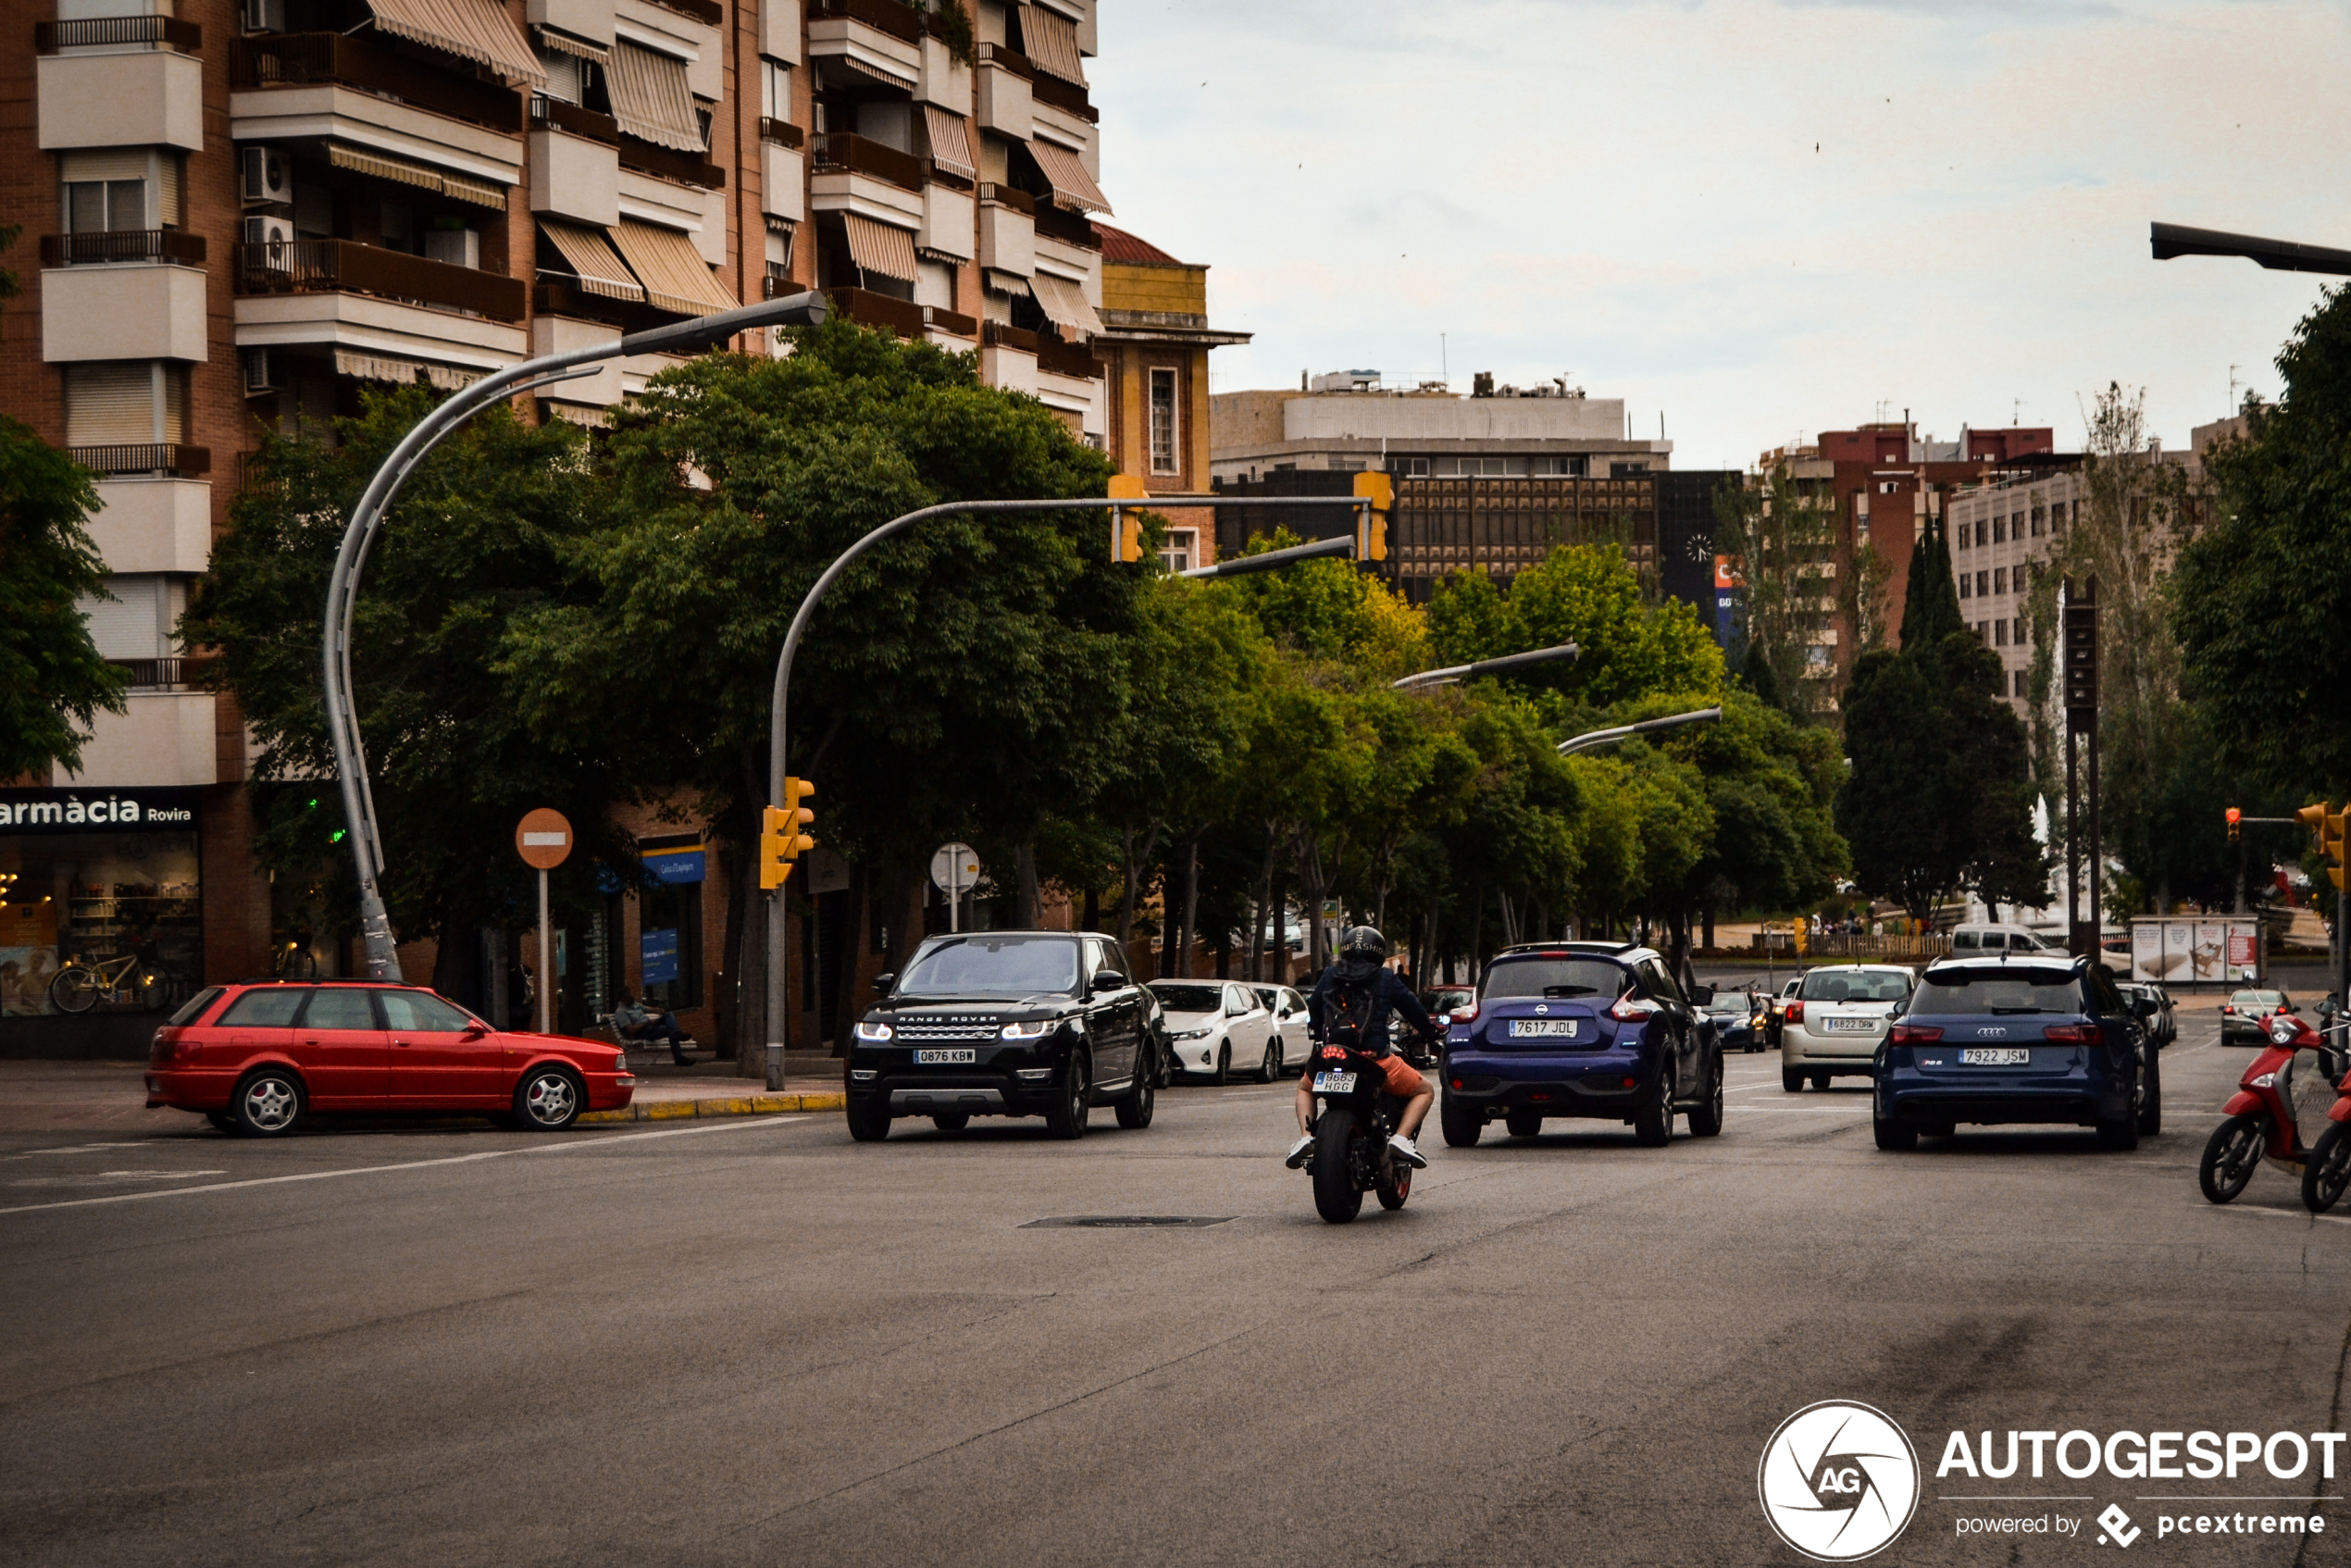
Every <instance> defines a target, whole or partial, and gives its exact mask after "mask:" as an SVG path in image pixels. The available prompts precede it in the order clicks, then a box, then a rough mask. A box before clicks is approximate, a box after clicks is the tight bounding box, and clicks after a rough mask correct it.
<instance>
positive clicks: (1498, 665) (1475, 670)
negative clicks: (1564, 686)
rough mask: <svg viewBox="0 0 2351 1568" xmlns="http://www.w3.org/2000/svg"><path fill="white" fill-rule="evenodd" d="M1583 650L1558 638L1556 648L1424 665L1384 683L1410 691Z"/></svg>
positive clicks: (1579, 653) (1571, 656) (1552, 660)
mask: <svg viewBox="0 0 2351 1568" xmlns="http://www.w3.org/2000/svg"><path fill="white" fill-rule="evenodd" d="M1583 653H1584V650H1583V649H1581V648H1578V647H1577V646H1576V645H1575V644H1574V643H1573V642H1562V643H1561V644H1560V645H1559V646H1558V647H1556V648H1530V649H1528V650H1527V651H1526V652H1525V653H1505V654H1503V655H1502V656H1501V657H1500V658H1499V659H1479V660H1477V661H1476V662H1475V663H1474V664H1466V665H1449V666H1446V667H1445V668H1443V669H1424V670H1423V671H1421V672H1420V673H1419V674H1418V675H1408V676H1406V677H1405V678H1403V679H1401V680H1391V681H1389V682H1388V685H1389V686H1390V687H1392V688H1393V689H1394V690H1396V691H1417V690H1419V689H1421V688H1423V687H1428V686H1450V685H1452V684H1454V683H1455V682H1456V681H1462V680H1475V679H1476V678H1478V677H1479V676H1482V675H1500V674H1502V673H1503V672H1504V671H1506V670H1515V669H1524V668H1526V667H1527V666H1530V665H1549V664H1557V663H1558V662H1559V661H1560V660H1561V659H1576V658H1581V657H1582V656H1583Z"/></svg>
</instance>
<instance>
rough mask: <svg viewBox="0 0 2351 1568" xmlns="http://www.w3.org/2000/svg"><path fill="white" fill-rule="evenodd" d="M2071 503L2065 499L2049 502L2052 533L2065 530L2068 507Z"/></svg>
mask: <svg viewBox="0 0 2351 1568" xmlns="http://www.w3.org/2000/svg"><path fill="white" fill-rule="evenodd" d="M2069 506H2071V502H2065V501H2053V502H2051V503H2050V504H2049V531H2050V532H2051V533H2063V532H2064V531H2065V514H2066V509H2067V508H2068V507H2069Z"/></svg>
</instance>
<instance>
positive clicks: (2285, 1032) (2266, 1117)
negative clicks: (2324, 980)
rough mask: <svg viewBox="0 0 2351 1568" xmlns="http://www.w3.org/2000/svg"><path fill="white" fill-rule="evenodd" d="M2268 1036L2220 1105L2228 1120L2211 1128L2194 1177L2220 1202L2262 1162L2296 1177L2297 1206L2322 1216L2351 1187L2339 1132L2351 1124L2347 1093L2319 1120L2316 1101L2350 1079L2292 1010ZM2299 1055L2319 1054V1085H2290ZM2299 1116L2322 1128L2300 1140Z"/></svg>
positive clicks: (2350, 1148) (2348, 1158) (2350, 1140)
mask: <svg viewBox="0 0 2351 1568" xmlns="http://www.w3.org/2000/svg"><path fill="white" fill-rule="evenodd" d="M2327 1011H2328V1012H2332V1009H2328V1010H2327ZM2269 1035H2270V1043H2269V1044H2268V1045H2267V1046H2266V1047H2264V1048H2263V1050H2262V1052H2261V1054H2260V1055H2258V1056H2257V1057H2255V1058H2254V1059H2253V1064H2252V1065H2250V1066H2248V1067H2247V1068H2245V1076H2244V1078H2243V1079H2241V1080H2240V1081H2239V1083H2238V1085H2237V1092H2236V1093H2235V1094H2234V1095H2233V1096H2232V1097H2231V1098H2230V1100H2229V1102H2228V1104H2226V1105H2225V1106H2223V1107H2221V1109H2222V1110H2223V1111H2225V1112H2226V1113H2227V1114H2228V1118H2229V1119H2228V1120H2227V1121H2225V1122H2222V1123H2221V1124H2220V1126H2217V1127H2215V1128H2213V1129H2212V1138H2211V1140H2210V1141H2209V1142H2208V1143H2206V1144H2205V1146H2204V1160H2203V1162H2202V1164H2199V1165H2198V1166H2197V1167H2196V1180H2197V1182H2198V1183H2199V1184H2200V1185H2201V1186H2202V1187H2203V1188H2204V1195H2205V1197H2207V1198H2208V1199H2210V1200H2211V1201H2213V1202H2215V1203H2226V1202H2228V1201H2231V1200H2232V1199H2233V1198H2235V1197H2236V1196H2237V1195H2238V1194H2239V1193H2241V1192H2243V1191H2244V1190H2245V1184H2246V1183H2247V1182H2249V1181H2251V1180H2252V1179H2253V1170H2254V1167H2255V1166H2256V1165H2258V1164H2260V1163H2261V1162H2262V1161H2263V1160H2264V1159H2266V1160H2268V1161H2269V1162H2270V1164H2272V1165H2275V1166H2276V1167H2277V1168H2278V1169H2280V1170H2282V1171H2283V1172H2285V1173H2286V1174H2288V1175H2290V1176H2298V1177H2300V1178H2301V1179H2302V1193H2303V1201H2304V1202H2305V1203H2307V1204H2308V1205H2309V1206H2310V1208H2311V1210H2312V1211H2313V1212H2314V1213H2315V1212H2319V1211H2322V1210H2324V1209H2327V1208H2329V1207H2332V1205H2333V1203H2334V1201H2335V1200H2336V1199H2338V1198H2340V1197H2342V1196H2343V1191H2344V1188H2345V1186H2346V1185H2351V1137H2346V1136H2345V1124H2346V1123H2351V1089H2346V1090H2345V1091H2344V1092H2345V1098H2342V1099H2339V1100H2337V1101H2335V1103H2334V1108H2333V1110H2332V1111H2331V1112H2329V1113H2326V1114H2325V1115H2324V1118H2323V1120H2322V1121H2321V1118H2320V1114H2319V1113H2318V1110H2317V1107H2318V1103H2319V1100H2320V1095H2322V1094H2324V1093H2325V1092H2326V1090H2327V1089H2331V1088H2333V1087H2335V1079H2336V1078H2338V1077H2351V1073H2346V1072H2345V1069H2344V1066H2343V1064H2342V1063H2341V1060H2340V1057H2339V1055H2338V1053H2337V1052H2334V1051H2332V1050H2330V1049H2329V1048H2328V1046H2327V1043H2326V1040H2325V1039H2324V1038H2323V1037H2322V1036H2321V1035H2320V1033H2319V1032H2318V1031H2317V1030H2316V1029H2313V1028H2312V1027H2310V1026H2309V1025H2308V1024H2307V1023H2305V1022H2303V1021H2302V1020H2301V1019H2300V1018H2298V1017H2296V1016H2295V1015H2294V1014H2291V1013H2280V1014H2276V1015H2275V1016H2273V1017H2271V1018H2270V1022H2269ZM2305 1051H2315V1052H2319V1063H2320V1065H2319V1069H2318V1070H2319V1073H2320V1076H2322V1077H2323V1078H2324V1079H2325V1082H2324V1083H2323V1084H2311V1085H2308V1086H2303V1087H2297V1086H2296V1084H2295V1064H2296V1063H2297V1062H2298V1061H2299V1057H2300V1053H2301V1052H2305ZM2306 1116H2307V1117H2308V1118H2309V1119H2310V1120H2312V1121H2313V1122H2320V1123H2321V1125H2322V1126H2324V1128H2325V1130H2324V1131H2323V1132H2320V1128H2319V1126H2311V1127H2309V1128H2308V1129H2307V1133H2308V1136H2307V1137H2306V1129H2305V1126H2304V1118H2305V1117H2306ZM2314 1139H2315V1141H2314ZM2321 1199H2323V1201H2321Z"/></svg>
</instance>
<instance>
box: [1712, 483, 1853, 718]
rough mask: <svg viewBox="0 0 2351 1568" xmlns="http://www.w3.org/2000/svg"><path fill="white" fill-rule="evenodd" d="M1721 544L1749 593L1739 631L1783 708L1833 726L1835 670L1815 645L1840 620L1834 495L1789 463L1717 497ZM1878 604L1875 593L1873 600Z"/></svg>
mask: <svg viewBox="0 0 2351 1568" xmlns="http://www.w3.org/2000/svg"><path fill="white" fill-rule="evenodd" d="M1714 514H1715V519H1716V528H1715V535H1714V537H1715V540H1716V541H1717V544H1718V547H1720V548H1722V549H1723V554H1727V555H1729V556H1731V557H1732V566H1733V568H1734V569H1735V571H1736V572H1737V574H1738V578H1739V580H1740V582H1741V584H1742V585H1743V586H1742V589H1741V592H1740V599H1739V605H1740V608H1739V617H1740V620H1739V632H1740V636H1741V637H1742V638H1743V639H1744V640H1745V641H1746V642H1747V645H1748V647H1749V648H1750V649H1752V650H1754V651H1755V653H1754V655H1753V656H1755V657H1760V659H1762V660H1763V661H1764V662H1765V663H1767V664H1769V665H1770V666H1771V667H1772V684H1773V687H1774V688H1775V689H1776V691H1778V693H1779V697H1778V701H1779V703H1780V704H1781V705H1782V706H1784V707H1785V708H1786V709H1787V711H1788V712H1789V713H1791V714H1795V715H1797V716H1798V717H1799V718H1801V719H1803V720H1804V721H1805V722H1807V723H1823V722H1826V721H1827V720H1828V719H1829V717H1830V716H1831V715H1832V713H1833V712H1834V710H1835V699H1836V695H1837V693H1836V690H1835V685H1836V680H1835V667H1836V666H1835V661H1833V660H1827V661H1822V660H1817V659H1816V658H1815V654H1816V653H1826V652H1827V649H1826V648H1825V646H1824V645H1822V643H1820V642H1818V641H1815V639H1817V638H1819V637H1820V636H1821V635H1822V633H1823V632H1824V631H1826V630H1827V629H1828V628H1829V627H1830V625H1831V623H1832V620H1833V618H1834V612H1835V608H1836V602H1837V591H1838V589H1837V582H1836V554H1837V546H1838V543H1839V541H1840V539H1841V536H1842V534H1843V528H1842V526H1841V522H1842V520H1841V519H1840V517H1839V516H1838V515H1837V510H1836V505H1835V498H1834V496H1832V495H1828V494H1822V493H1815V492H1813V491H1812V489H1811V481H1809V480H1799V479H1796V478H1794V477H1793V476H1792V475H1791V474H1790V473H1789V471H1788V467H1787V466H1786V465H1785V463H1783V464H1779V465H1776V466H1774V467H1773V469H1772V471H1771V472H1770V473H1768V474H1764V475H1761V476H1759V477H1758V478H1757V479H1755V480H1754V481H1752V482H1750V483H1749V484H1748V485H1747V486H1745V487H1732V486H1727V485H1726V486H1724V487H1723V490H1722V491H1721V492H1718V493H1717V494H1716V496H1715V501H1714ZM1872 599H1873V594H1872Z"/></svg>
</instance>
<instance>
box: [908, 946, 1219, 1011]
mask: <svg viewBox="0 0 2351 1568" xmlns="http://www.w3.org/2000/svg"><path fill="white" fill-rule="evenodd" d="M1076 989H1077V944H1076V942H1074V941H1072V940H1069V939H1068V938H1067V937H1021V936H1001V937H999V936H992V935H991V936H969V937H948V938H945V939H943V940H938V939H934V940H933V941H932V943H931V945H929V946H928V947H926V948H925V949H924V950H923V952H921V953H920V954H918V955H917V956H916V957H915V959H914V963H913V964H910V965H909V966H908V967H907V970H906V973H905V975H904V976H903V977H901V978H900V980H899V982H898V987H897V992H896V994H898V995H900V996H919V995H932V996H1029V995H1032V994H1034V993H1036V992H1038V991H1062V992H1069V991H1074V990H1076ZM1160 994H1161V996H1162V998H1163V999H1164V998H1165V996H1166V993H1165V992H1164V991H1163V992H1161V993H1160ZM1162 1005H1167V1003H1166V1002H1164V1000H1163V1002H1162ZM1209 1005H1210V1006H1212V1007H1213V1006H1216V1005H1217V1002H1210V1003H1209Z"/></svg>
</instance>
